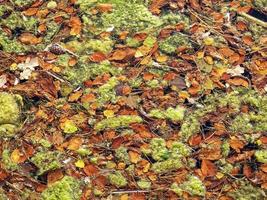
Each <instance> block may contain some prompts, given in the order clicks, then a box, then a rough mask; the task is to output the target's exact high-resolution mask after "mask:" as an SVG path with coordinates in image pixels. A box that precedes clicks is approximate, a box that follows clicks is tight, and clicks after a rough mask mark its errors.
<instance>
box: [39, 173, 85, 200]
mask: <svg viewBox="0 0 267 200" xmlns="http://www.w3.org/2000/svg"><path fill="white" fill-rule="evenodd" d="M81 194H82V191H81V189H80V182H79V181H78V180H76V179H75V178H73V177H71V176H65V177H63V179H61V180H59V181H57V182H55V183H53V184H51V185H49V186H48V188H47V189H46V190H44V191H43V192H42V194H41V199H42V200H79V199H80V198H81Z"/></svg>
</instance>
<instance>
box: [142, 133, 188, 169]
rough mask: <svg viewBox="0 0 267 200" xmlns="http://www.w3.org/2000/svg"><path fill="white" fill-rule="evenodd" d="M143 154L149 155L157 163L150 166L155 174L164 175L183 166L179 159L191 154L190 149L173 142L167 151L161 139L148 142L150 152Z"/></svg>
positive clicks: (182, 144) (180, 143)
mask: <svg viewBox="0 0 267 200" xmlns="http://www.w3.org/2000/svg"><path fill="white" fill-rule="evenodd" d="M143 153H146V154H148V155H149V154H151V156H152V158H153V159H154V160H155V161H157V162H155V163H153V164H152V167H151V169H152V170H153V171H154V172H156V173H164V172H168V171H171V170H176V169H179V168H181V167H182V166H183V163H182V162H181V158H183V157H187V156H189V155H190V154H191V149H190V148H189V147H188V146H187V145H186V144H184V143H182V142H178V141H177V142H176V141H175V142H173V144H172V146H171V147H170V148H169V149H168V148H167V147H166V142H165V140H164V139H162V138H153V139H152V140H151V141H150V150H149V151H145V152H144V151H143Z"/></svg>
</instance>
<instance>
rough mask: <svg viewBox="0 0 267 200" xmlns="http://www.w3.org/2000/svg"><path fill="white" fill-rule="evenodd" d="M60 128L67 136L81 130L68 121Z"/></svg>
mask: <svg viewBox="0 0 267 200" xmlns="http://www.w3.org/2000/svg"><path fill="white" fill-rule="evenodd" d="M60 126H61V129H62V130H63V132H64V133H67V134H73V133H76V132H77V131H78V130H79V128H78V127H77V126H76V124H75V123H74V122H73V121H72V120H66V121H65V122H64V123H62V124H61V125H60Z"/></svg>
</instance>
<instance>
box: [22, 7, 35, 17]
mask: <svg viewBox="0 0 267 200" xmlns="http://www.w3.org/2000/svg"><path fill="white" fill-rule="evenodd" d="M37 11H38V8H29V9H27V10H25V11H24V12H23V14H24V15H25V16H33V15H35V14H36V13H37Z"/></svg>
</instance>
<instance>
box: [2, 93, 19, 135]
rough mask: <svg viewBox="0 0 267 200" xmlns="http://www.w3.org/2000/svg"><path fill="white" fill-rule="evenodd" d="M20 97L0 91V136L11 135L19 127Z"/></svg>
mask: <svg viewBox="0 0 267 200" xmlns="http://www.w3.org/2000/svg"><path fill="white" fill-rule="evenodd" d="M22 104H23V103H22V97H21V96H20V95H13V94H9V93H6V92H0V136H1V137H12V136H13V135H14V134H15V133H16V132H17V131H18V129H19V127H20V117H21V106H22Z"/></svg>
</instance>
